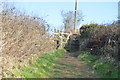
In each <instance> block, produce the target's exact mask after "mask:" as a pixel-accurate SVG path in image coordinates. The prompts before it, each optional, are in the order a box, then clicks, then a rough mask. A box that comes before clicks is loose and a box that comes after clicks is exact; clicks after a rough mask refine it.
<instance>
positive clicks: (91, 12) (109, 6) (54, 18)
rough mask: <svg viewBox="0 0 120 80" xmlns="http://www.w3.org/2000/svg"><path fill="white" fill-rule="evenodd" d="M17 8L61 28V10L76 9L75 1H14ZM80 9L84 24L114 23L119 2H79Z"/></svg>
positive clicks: (53, 26)
mask: <svg viewBox="0 0 120 80" xmlns="http://www.w3.org/2000/svg"><path fill="white" fill-rule="evenodd" d="M12 4H13V5H14V6H15V7H16V8H17V9H19V10H21V11H23V12H25V13H26V14H28V15H32V16H39V17H41V18H43V19H45V20H46V22H47V23H48V24H49V25H50V26H51V27H52V29H53V28H56V29H60V28H61V26H62V25H63V20H62V16H61V11H62V10H64V11H69V10H70V11H74V6H75V3H74V2H72V1H68V2H54V1H53V2H47V1H46V2H14V3H12ZM78 10H80V11H82V13H83V15H84V19H83V20H84V21H82V22H81V23H80V25H79V26H77V28H79V27H80V26H81V25H83V24H90V23H98V24H106V23H112V22H113V21H115V20H117V17H118V2H117V1H116V2H87V1H86V2H82V1H81V2H79V3H78Z"/></svg>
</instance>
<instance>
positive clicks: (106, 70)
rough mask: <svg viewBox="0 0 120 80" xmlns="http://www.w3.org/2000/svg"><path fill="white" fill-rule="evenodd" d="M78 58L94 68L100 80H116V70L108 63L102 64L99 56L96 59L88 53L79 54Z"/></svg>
mask: <svg viewBox="0 0 120 80" xmlns="http://www.w3.org/2000/svg"><path fill="white" fill-rule="evenodd" d="M78 58H79V59H80V60H83V61H85V62H86V63H87V64H88V65H89V66H91V67H92V68H94V69H95V70H96V73H97V74H98V75H99V76H100V77H101V78H118V73H120V72H118V68H117V67H115V66H113V65H112V64H110V63H105V62H102V61H101V60H100V56H99V57H98V56H95V55H92V54H90V53H88V52H81V54H80V55H79V56H78Z"/></svg>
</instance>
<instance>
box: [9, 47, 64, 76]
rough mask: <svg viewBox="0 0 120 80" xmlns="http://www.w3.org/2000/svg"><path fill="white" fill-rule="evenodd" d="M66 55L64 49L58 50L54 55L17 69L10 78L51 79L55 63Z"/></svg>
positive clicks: (43, 57) (39, 58)
mask: <svg viewBox="0 0 120 80" xmlns="http://www.w3.org/2000/svg"><path fill="white" fill-rule="evenodd" d="M64 55H65V50H64V49H59V50H56V51H55V52H53V53H49V54H46V55H43V56H40V57H35V58H37V60H36V61H34V63H32V64H28V65H27V64H26V65H25V66H24V67H21V68H20V69H18V68H16V69H15V70H14V72H13V75H10V76H8V77H9V78H11V77H12V78H16V77H18V78H50V77H52V75H51V73H50V72H51V71H50V70H51V69H53V65H54V61H56V59H58V58H60V57H62V56H64Z"/></svg>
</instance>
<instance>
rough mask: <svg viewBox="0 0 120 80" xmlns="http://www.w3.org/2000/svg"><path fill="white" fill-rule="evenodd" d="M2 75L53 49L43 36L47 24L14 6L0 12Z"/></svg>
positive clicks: (4, 75) (52, 44)
mask: <svg viewBox="0 0 120 80" xmlns="http://www.w3.org/2000/svg"><path fill="white" fill-rule="evenodd" d="M0 14H1V15H2V24H3V26H2V52H3V55H2V56H3V63H2V64H3V66H2V68H3V77H7V76H6V75H11V74H12V73H10V72H12V71H13V70H14V69H15V67H17V68H20V67H21V66H23V65H25V64H28V63H32V62H31V61H32V60H33V57H34V56H37V55H43V54H45V53H47V52H50V51H53V50H54V49H55V46H54V43H53V41H52V40H50V39H49V38H47V37H45V36H47V35H46V32H47V31H46V27H48V25H47V24H46V23H45V21H44V20H43V19H41V18H39V17H31V16H27V15H25V14H23V13H21V12H19V11H17V10H16V9H15V7H12V8H11V7H10V8H8V7H3V11H2V13H0Z"/></svg>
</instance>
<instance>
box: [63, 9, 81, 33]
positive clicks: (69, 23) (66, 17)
mask: <svg viewBox="0 0 120 80" xmlns="http://www.w3.org/2000/svg"><path fill="white" fill-rule="evenodd" d="M61 15H62V17H63V24H64V30H65V32H68V31H70V30H71V29H73V27H74V23H75V22H74V18H75V17H74V15H75V13H74V12H73V11H68V12H65V11H61ZM82 19H83V14H82V12H81V11H78V12H77V17H76V21H77V22H76V24H77V25H76V26H78V25H79V24H80V22H81V21H82Z"/></svg>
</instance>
